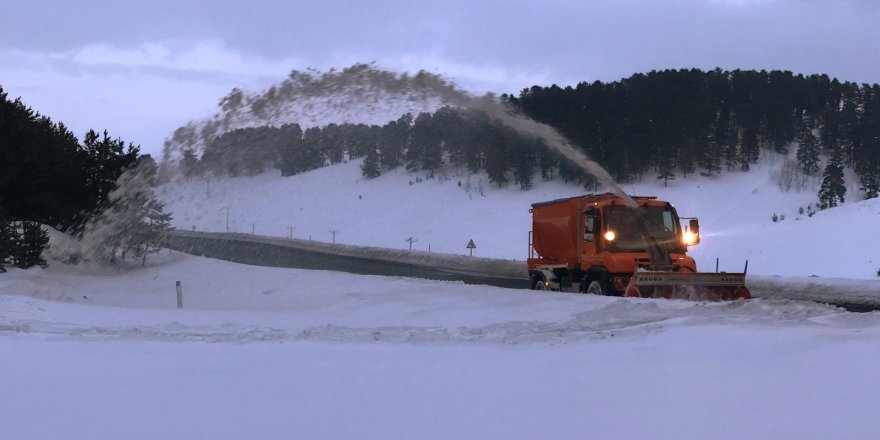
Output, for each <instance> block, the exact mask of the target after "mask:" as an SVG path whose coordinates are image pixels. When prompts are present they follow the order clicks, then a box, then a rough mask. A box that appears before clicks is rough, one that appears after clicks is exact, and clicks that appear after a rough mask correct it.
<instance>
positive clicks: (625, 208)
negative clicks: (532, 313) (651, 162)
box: [527, 193, 699, 295]
mask: <svg viewBox="0 0 880 440" xmlns="http://www.w3.org/2000/svg"><path fill="white" fill-rule="evenodd" d="M632 201H634V202H635V204H636V205H637V207H638V208H635V209H634V208H633V207H632V203H631V202H629V204H628V201H625V200H624V199H623V198H622V197H620V196H618V195H615V194H611V193H605V194H598V195H593V194H588V195H584V196H578V197H571V198H566V199H558V200H551V201H548V202H542V203H535V204H533V205H532V208H531V210H530V212H531V213H532V231H530V233H529V258H528V260H527V262H528V269H529V281H530V285H531V288H533V289H539V290H570V291H575V292H587V293H595V294H601V295H621V294H622V293H623V291H624V290H625V288H626V286H627V284H628V283H629V281H630V278H631V277H632V276H633V273H635V272H636V271H638V270H640V269H650V270H664V271H671V272H692V273H693V272H696V269H697V268H696V263H695V262H694V260H693V258H691V257H689V256H688V255H687V247H688V246H689V245H694V244H697V242H698V241H699V223H698V222H697V220H696V219H690V223H689V224H688V225H687V226H685V227H683V226H682V225H681V218H679V216H678V213H677V212H676V210H675V207H674V206H672V204H670V203H668V202H665V201H662V200H657V198H656V197H633V198H632ZM658 265H662V266H663V267H662V268H660V267H657V266H658Z"/></svg>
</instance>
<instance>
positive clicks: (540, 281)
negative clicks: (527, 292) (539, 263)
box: [532, 275, 550, 291]
mask: <svg viewBox="0 0 880 440" xmlns="http://www.w3.org/2000/svg"><path fill="white" fill-rule="evenodd" d="M532 290H545V291H546V290H550V289H548V288H547V285H546V284H544V277H542V276H540V275H535V281H534V282H532Z"/></svg>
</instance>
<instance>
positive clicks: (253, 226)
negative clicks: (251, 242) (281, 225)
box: [251, 223, 257, 235]
mask: <svg viewBox="0 0 880 440" xmlns="http://www.w3.org/2000/svg"><path fill="white" fill-rule="evenodd" d="M256 230H257V224H256V223H251V235H257V233H256Z"/></svg>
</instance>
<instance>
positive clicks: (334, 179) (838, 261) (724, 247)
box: [158, 158, 880, 279]
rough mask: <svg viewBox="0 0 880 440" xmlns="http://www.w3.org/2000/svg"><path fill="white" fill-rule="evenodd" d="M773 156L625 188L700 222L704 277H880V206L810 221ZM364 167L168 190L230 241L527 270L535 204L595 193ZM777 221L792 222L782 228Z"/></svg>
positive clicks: (193, 217) (181, 212) (182, 209)
mask: <svg viewBox="0 0 880 440" xmlns="http://www.w3.org/2000/svg"><path fill="white" fill-rule="evenodd" d="M772 159H774V158H768V160H765V162H764V163H763V165H760V166H756V167H754V168H753V170H752V171H751V172H748V173H730V174H724V175H722V176H720V177H713V178H706V177H701V176H689V177H688V178H687V179H683V178H679V179H678V180H675V181H671V182H670V183H669V186H667V187H664V186H663V185H662V183H658V182H656V181H654V180H651V181H646V182H644V183H641V184H634V185H626V186H625V189H626V190H627V191H630V192H631V193H634V194H637V195H655V196H658V197H660V198H662V199H664V200H668V201H670V202H672V203H673V204H675V206H676V207H677V209H678V211H679V215H681V216H682V217H698V218H699V219H700V225H701V233H702V235H703V240H702V242H701V243H700V244H699V245H698V246H695V247H692V248H691V249H690V252H691V254H692V255H693V256H694V257H695V258H696V259H697V264H698V268H700V267H702V268H703V269H704V270H714V269H715V260H716V258H719V259H720V266H721V270H728V271H734V270H742V268H743V266H744V264H745V261H746V260H749V273H753V274H759V275H781V276H812V275H816V276H819V277H838V278H853V279H877V271H878V269H880V252H878V251H877V249H880V233H877V225H878V224H880V199H872V200H867V201H862V202H856V203H847V204H845V205H844V206H842V207H838V208H835V209H830V210H825V211H820V212H818V213H816V214H815V215H813V216H812V217H808V216H807V214H806V211H805V213H804V214H799V209H800V208H804V210H806V209H807V207H808V205H811V204H812V205H813V209H815V199H816V191H815V189H813V188H810V189H808V190H805V191H801V192H796V191H791V192H783V191H781V190H780V189H779V187H778V185H777V184H776V182H775V180H774V179H773V177H772V174H773V171H774V170H775V169H777V168H778V167H779V166H781V164H782V163H781V159H776V160H775V161H773V160H772ZM360 163H361V161H360V160H355V161H351V162H349V163H346V164H340V165H336V166H332V167H326V168H322V169H318V170H316V171H312V172H310V173H305V174H301V175H296V176H291V177H285V178H281V177H280V176H279V175H277V174H276V173H267V174H262V175H259V176H255V177H240V178H234V179H222V180H217V179H200V180H193V181H191V182H177V183H172V184H169V185H166V186H164V187H162V188H161V189H160V190H159V192H158V193H159V196H160V198H162V199H163V200H164V201H166V202H167V203H168V206H167V208H168V209H169V210H170V211H171V212H173V213H174V221H173V223H174V225H175V226H176V227H178V228H181V229H187V230H190V229H192V228H195V229H196V230H199V231H217V232H225V231H226V230H227V229H226V228H227V211H228V219H229V222H228V225H229V231H230V232H242V233H252V232H253V233H256V234H258V235H269V236H280V237H288V236H290V235H293V236H294V237H296V238H304V239H308V238H311V239H313V240H317V241H325V242H330V241H332V240H333V237H334V234H333V233H332V232H331V231H338V232H336V234H335V239H336V242H337V243H345V244H353V245H366V246H379V247H389V248H396V249H407V248H408V247H409V242H407V241H405V240H406V239H408V238H410V237H412V238H414V239H415V240H417V241H415V242H414V243H413V249H418V250H429V246H430V250H431V251H433V252H444V253H453V254H467V253H468V250H467V249H466V248H465V246H466V245H467V243H468V240H471V239H473V240H474V243H475V244H476V246H477V248H476V249H475V252H474V255H476V256H482V257H490V258H507V259H517V260H521V261H522V260H524V259H525V258H526V257H527V252H528V231H529V229H530V228H531V217H530V214H529V208H530V207H531V204H532V203H535V202H540V201H546V200H552V199H556V198H560V197H570V196H574V195H579V194H583V193H584V192H585V190H583V189H582V188H579V187H578V186H576V185H566V184H563V183H562V182H560V181H550V182H541V181H538V182H536V184H535V188H533V189H532V190H529V191H522V190H519V189H518V188H516V187H510V186H508V187H505V188H502V189H498V188H497V186H494V185H493V184H491V183H489V182H488V179H487V178H486V177H485V175H483V176H479V175H474V176H468V175H464V174H462V175H455V174H454V173H448V175H447V176H445V177H438V178H435V179H427V180H422V181H421V182H416V177H420V178H424V175H418V174H411V173H406V172H405V171H403V170H395V171H392V172H389V173H386V174H383V175H382V176H380V177H378V178H376V179H372V180H370V179H364V178H363V177H361V174H360V169H359V166H360ZM539 180H540V179H539ZM646 180H647V179H646ZM410 182H412V184H410ZM459 182H461V186H459ZM481 189H482V190H481ZM600 191H603V190H602V189H600ZM853 192H855V187H853V188H851V189H850V191H849V199H852V197H853ZM849 199H848V200H849ZM774 214H776V215H777V216H784V220H780V221H777V222H775V223H774V222H773V221H772V220H771V218H772V217H773V215H774Z"/></svg>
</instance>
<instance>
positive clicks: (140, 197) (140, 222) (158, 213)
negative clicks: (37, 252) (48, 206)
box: [47, 163, 171, 268]
mask: <svg viewBox="0 0 880 440" xmlns="http://www.w3.org/2000/svg"><path fill="white" fill-rule="evenodd" d="M154 175H155V168H153V171H152V172H150V170H149V167H148V166H145V165H144V164H143V163H141V164H140V165H139V166H136V167H134V168H131V169H129V170H128V171H126V172H124V173H123V174H122V175H121V176H119V178H118V179H117V180H116V188H115V189H114V190H113V191H112V192H110V194H109V195H108V197H107V203H106V206H105V208H104V209H103V210H102V211H101V213H100V214H99V215H97V216H95V217H94V218H93V219H92V220H91V221H89V222H88V223H86V224H85V225H84V226H83V228H82V231H81V232H80V234H79V235H78V236H76V237H71V236H68V235H63V234H59V235H56V236H54V237H53V239H52V246H51V248H50V249H49V252H47V256H48V257H49V258H51V259H53V260H58V261H62V262H67V263H80V262H89V263H91V264H92V265H98V266H112V267H116V268H121V267H124V265H125V264H126V263H139V264H143V263H144V262H146V256H147V254H149V253H152V252H156V251H158V250H159V245H160V243H161V241H162V239H163V234H164V233H165V232H166V231H167V230H168V229H170V220H171V216H170V215H169V214H165V213H164V212H163V210H164V205H163V204H162V203H161V202H159V201H158V200H157V199H156V197H155V194H154V193H153V190H152V181H153V177H154Z"/></svg>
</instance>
